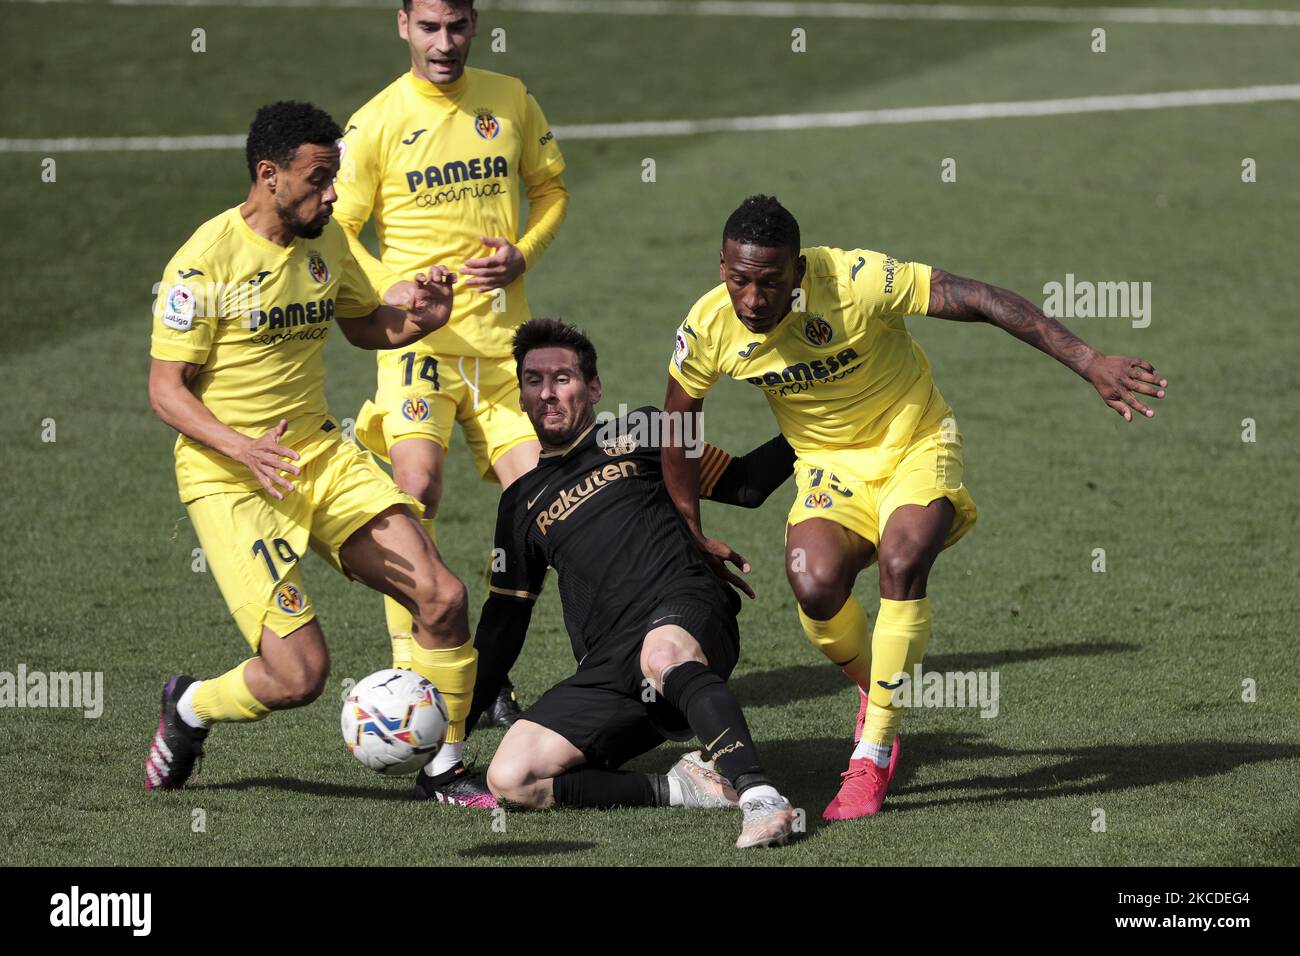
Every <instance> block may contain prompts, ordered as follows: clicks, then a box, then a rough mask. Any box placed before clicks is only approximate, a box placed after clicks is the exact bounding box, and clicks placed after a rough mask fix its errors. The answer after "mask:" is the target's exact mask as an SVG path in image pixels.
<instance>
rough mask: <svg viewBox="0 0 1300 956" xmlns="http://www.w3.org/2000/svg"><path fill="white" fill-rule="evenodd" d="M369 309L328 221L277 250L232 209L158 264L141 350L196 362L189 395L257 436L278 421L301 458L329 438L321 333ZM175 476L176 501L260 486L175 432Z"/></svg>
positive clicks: (357, 270)
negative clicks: (149, 331) (314, 233)
mask: <svg viewBox="0 0 1300 956" xmlns="http://www.w3.org/2000/svg"><path fill="white" fill-rule="evenodd" d="M378 306H379V297H378V295H377V293H376V292H375V290H374V287H373V286H371V284H370V280H369V279H368V278H367V277H366V275H365V273H364V272H362V270H361V267H360V266H359V265H358V264H357V262H356V260H355V259H354V258H353V257H352V253H351V251H350V250H349V248H348V239H347V236H346V234H345V233H344V232H343V229H342V228H341V227H340V226H339V225H338V224H337V223H335V222H333V221H331V222H330V223H328V224H327V225H326V227H325V231H324V232H323V233H322V234H321V235H320V237H319V238H316V239H296V240H294V241H293V242H291V243H290V244H289V245H288V246H285V247H281V246H278V245H276V244H275V243H273V242H271V241H270V240H269V239H266V238H264V237H262V236H260V235H258V234H257V233H256V232H254V231H253V230H252V228H250V227H249V225H248V223H246V222H245V221H244V217H243V216H242V215H240V212H239V207H238V206H236V207H235V208H233V209H227V210H226V211H225V212H223V213H222V214H221V215H219V216H217V217H215V218H213V219H209V220H208V221H207V222H205V223H204V224H203V225H201V226H199V228H198V229H197V230H196V231H195V233H194V235H192V236H191V237H190V238H189V240H188V241H187V242H186V243H185V245H183V246H181V248H180V249H179V251H177V253H176V255H175V256H173V257H172V260H171V262H170V263H168V265H167V268H166V270H165V271H164V272H163V278H162V282H161V283H159V286H158V297H157V299H156V301H155V303H154V318H153V341H152V347H151V348H150V354H151V355H152V356H153V357H154V358H157V359H163V360H165V361H171V362H189V363H191V364H193V365H199V366H202V368H201V369H200V371H199V373H198V375H197V376H196V377H195V379H194V382H193V384H192V386H191V388H192V389H193V390H194V394H195V395H197V396H198V398H199V401H201V402H203V404H204V405H206V406H207V407H208V409H209V410H210V411H211V412H212V414H213V415H215V416H216V417H217V419H218V420H219V421H221V422H222V423H223V424H225V425H229V426H230V427H231V428H233V429H235V430H236V431H238V432H241V433H243V434H245V435H249V436H253V437H256V436H257V435H260V434H262V433H263V432H265V431H267V430H269V429H271V428H274V427H275V426H276V425H277V424H279V422H280V419H282V418H283V419H287V420H288V422H289V427H288V430H287V431H286V432H285V435H284V438H283V439H282V440H281V441H282V444H284V445H287V446H289V447H290V448H293V449H294V450H295V451H297V452H298V453H299V454H300V455H302V459H303V461H305V460H308V459H310V458H311V457H312V455H314V454H316V453H317V452H318V451H319V450H320V449H321V448H323V447H325V446H326V445H327V444H328V443H329V442H330V441H333V440H334V439H335V438H337V435H336V434H335V435H331V434H329V432H330V430H331V429H332V428H333V427H334V425H333V423H332V422H329V420H328V419H329V412H328V410H327V409H326V407H325V361H324V356H325V352H324V349H325V338H326V336H328V335H329V331H330V329H331V328H333V326H334V320H335V318H336V317H337V318H357V317H360V316H364V315H369V314H370V313H371V312H373V311H374V310H375V309H376V308H377V307H378ZM301 463H302V462H301V461H300V462H299V464H301ZM176 482H177V485H178V486H179V489H180V495H181V500H182V501H192V500H193V499H195V498H199V497H201V496H203V495H207V494H212V493H214V492H219V491H235V490H240V489H248V490H252V489H256V488H259V487H260V485H258V483H257V479H256V478H254V477H253V476H252V474H251V473H250V472H249V470H248V469H247V468H245V467H244V466H243V465H241V464H239V463H238V462H236V461H234V460H233V459H230V458H227V457H225V456H224V455H222V454H220V453H219V452H216V451H214V450H213V449H211V448H208V447H207V446H205V445H201V444H199V443H198V442H195V441H193V440H191V439H189V438H186V437H185V436H184V435H181V436H180V437H179V438H178V439H177V441H176Z"/></svg>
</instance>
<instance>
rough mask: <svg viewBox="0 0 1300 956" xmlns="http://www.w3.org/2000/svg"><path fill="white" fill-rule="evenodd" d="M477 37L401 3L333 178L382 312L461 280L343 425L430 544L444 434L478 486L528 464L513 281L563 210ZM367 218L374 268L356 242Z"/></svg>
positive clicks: (391, 605)
mask: <svg viewBox="0 0 1300 956" xmlns="http://www.w3.org/2000/svg"><path fill="white" fill-rule="evenodd" d="M477 25H478V14H477V12H476V11H475V10H474V5H473V2H472V0H405V2H404V6H403V9H401V10H399V11H397V28H398V33H399V34H400V35H401V37H402V39H404V40H405V41H406V43H407V46H408V47H409V50H410V58H411V68H410V69H409V70H408V71H407V72H406V73H404V74H403V75H402V76H401V77H399V78H398V79H397V80H395V81H394V82H393V83H391V84H389V85H388V86H387V87H386V88H385V89H383V90H381V91H380V92H379V94H378V95H376V96H375V97H374V98H373V99H372V100H370V101H369V102H368V103H366V104H365V105H364V106H362V107H361V108H360V109H359V110H357V112H356V113H355V114H354V115H353V116H352V118H351V119H350V120H349V121H348V126H347V132H346V134H345V136H344V138H343V165H342V167H341V170H340V173H339V187H338V188H339V203H338V219H339V223H340V224H341V225H342V226H343V227H344V229H346V230H347V232H348V233H349V235H350V236H351V237H352V250H353V253H354V254H355V255H356V257H357V260H358V261H359V262H360V263H361V265H362V267H363V268H364V269H365V270H366V272H367V274H368V275H369V276H370V279H371V281H372V282H373V283H374V286H375V288H376V289H378V290H379V292H380V294H381V295H382V296H383V298H384V301H385V302H387V303H388V304H389V305H395V306H402V305H404V304H405V303H406V302H407V299H408V297H409V296H410V294H411V291H412V285H411V282H410V279H411V277H412V276H413V275H415V273H416V272H418V271H420V270H422V269H426V268H428V266H429V265H430V264H431V263H434V262H442V263H446V264H447V265H448V266H449V267H450V268H453V269H455V270H456V271H457V272H459V273H460V274H461V275H462V276H464V277H465V280H464V282H462V284H461V286H460V289H459V291H458V292H457V295H456V309H455V312H454V313H453V314H452V317H451V321H450V322H449V323H448V324H447V327H446V328H444V329H440V330H439V331H437V332H435V333H434V334H432V335H430V336H429V337H428V338H426V339H423V340H422V341H420V342H419V343H418V344H417V345H414V346H411V347H409V348H402V349H397V350H388V351H381V352H380V353H379V354H378V356H377V358H378V360H379V369H378V387H377V390H376V392H375V398H374V401H373V402H367V403H366V404H365V405H364V406H363V407H362V409H361V412H360V413H359V414H358V416H357V436H358V438H359V439H360V440H361V442H362V444H364V445H365V446H366V447H367V448H369V449H370V450H371V451H374V452H375V453H376V454H378V455H380V456H381V457H383V458H384V459H385V460H389V461H391V462H392V465H393V477H394V479H395V480H396V481H397V483H398V485H400V486H401V487H402V489H403V490H405V491H406V492H407V493H409V494H410V495H412V496H413V497H415V498H417V499H418V500H419V501H420V502H421V503H422V504H423V505H424V518H425V524H426V526H427V527H428V528H429V532H430V534H432V533H433V519H434V516H435V515H436V514H437V510H438V502H439V500H440V498H441V497H442V474H443V462H444V459H445V457H446V454H447V449H448V446H449V444H450V442H451V434H452V429H453V428H454V427H455V424H456V423H457V422H459V423H460V426H461V428H462V429H463V430H464V432H465V438H466V441H467V442H468V443H469V447H470V450H471V451H472V453H473V455H474V460H475V465H476V466H477V468H478V471H479V473H480V474H481V475H483V477H484V478H485V479H487V480H492V479H494V478H495V479H496V480H497V481H499V482H500V483H501V486H502V487H503V488H508V487H509V486H510V485H511V484H512V483H513V482H514V481H515V479H516V478H518V477H519V476H520V475H522V474H523V473H524V472H526V471H528V470H530V469H531V468H532V467H533V466H534V465H536V464H537V454H538V451H539V447H540V446H539V445H538V443H537V436H536V435H535V434H534V433H533V429H532V426H531V425H530V424H529V422H528V418H527V416H525V415H524V413H523V412H522V411H520V408H519V384H518V381H517V380H516V378H515V366H514V360H513V359H512V358H511V357H510V342H511V335H512V334H513V332H514V330H515V328H516V327H517V326H518V325H519V324H520V323H521V322H524V321H526V320H527V319H528V317H529V311H528V302H527V300H526V298H525V296H524V272H525V270H528V269H532V268H533V267H534V266H535V265H536V264H537V260H538V258H539V257H540V256H541V254H542V252H543V250H545V249H546V247H547V246H548V245H549V244H550V242H551V240H552V239H553V238H554V236H555V234H556V232H557V230H558V229H559V227H560V223H561V222H562V221H563V219H564V215H565V210H566V209H567V207H568V192H567V190H566V189H565V185H564V180H563V179H562V178H561V173H562V172H563V170H564V158H563V156H562V155H561V154H560V149H559V146H558V145H557V144H556V142H555V137H554V136H553V135H552V134H551V131H550V129H549V127H548V126H547V122H546V118H545V116H543V114H542V110H541V108H540V107H539V106H538V105H537V100H535V99H534V98H533V96H532V95H531V94H530V93H529V92H528V90H527V89H526V88H525V87H524V84H523V83H522V82H521V81H520V80H518V79H516V78H515V77H511V76H503V75H502V74H500V73H492V72H489V71H487V70H477V69H474V68H472V67H467V66H466V60H467V59H468V57H469V50H470V41H471V39H472V38H473V37H474V35H475V31H476V29H477ZM525 192H526V193H527V197H528V221H527V223H526V224H525V226H524V229H523V234H522V235H519V213H520V209H519V201H520V198H521V193H525ZM372 217H373V219H374V223H375V230H376V232H377V233H378V236H379V242H380V247H381V255H380V258H379V259H376V258H375V257H373V256H372V255H370V253H369V252H367V251H366V249H365V247H364V246H363V245H362V244H361V243H360V241H358V240H357V238H356V237H357V236H358V235H359V233H360V231H361V228H362V226H364V225H365V222H366V220H368V219H371V218H372ZM385 609H386V611H387V617H388V630H389V633H390V634H391V635H392V638H393V663H394V665H396V666H402V665H403V664H404V662H405V659H406V656H407V653H408V651H407V648H408V647H409V644H410V640H409V637H410V630H411V626H410V625H411V617H410V615H409V614H408V613H407V612H406V610H405V609H404V608H403V607H401V605H399V604H397V603H396V602H394V601H385ZM518 713H519V709H518V706H517V705H516V704H515V702H514V699H513V696H512V694H511V691H510V689H509V686H508V683H507V685H506V686H505V687H503V688H502V691H501V693H500V694H499V695H498V700H497V702H496V703H495V704H494V706H493V707H492V709H491V711H490V716H491V717H492V718H493V721H494V722H496V723H509V721H510V720H511V719H512V718H513V717H515V716H517V715H518ZM461 716H463V715H461ZM462 745H463V744H462V742H461V741H460V739H459V738H457V737H450V738H448V743H447V746H445V747H443V749H442V750H441V751H439V753H438V756H437V757H436V758H435V766H439V767H441V766H443V765H448V766H449V765H451V764H452V763H454V762H455V761H456V760H457V759H459V751H460V749H461V747H462Z"/></svg>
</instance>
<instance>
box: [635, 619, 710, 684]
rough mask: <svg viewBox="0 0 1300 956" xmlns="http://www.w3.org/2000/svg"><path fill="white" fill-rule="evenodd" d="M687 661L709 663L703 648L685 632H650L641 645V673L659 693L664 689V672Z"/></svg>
mask: <svg viewBox="0 0 1300 956" xmlns="http://www.w3.org/2000/svg"><path fill="white" fill-rule="evenodd" d="M687 661H699V662H700V663H701V664H708V663H709V661H708V658H707V657H705V656H704V650H703V649H702V648H701V647H700V645H699V644H698V643H697V642H696V641H695V639H694V638H692V637H691V636H690V635H689V634H686V633H685V632H679V633H677V634H673V635H670V636H663V635H656V634H653V633H652V634H650V635H649V636H647V637H646V640H645V643H644V644H643V645H642V646H641V673H642V674H644V675H645V677H646V680H648V681H650V684H651V685H652V686H653V687H654V689H655V690H657V691H660V692H661V693H662V692H663V689H664V672H665V671H667V670H668V669H670V668H672V667H675V666H676V665H678V664H684V663H686V662H687Z"/></svg>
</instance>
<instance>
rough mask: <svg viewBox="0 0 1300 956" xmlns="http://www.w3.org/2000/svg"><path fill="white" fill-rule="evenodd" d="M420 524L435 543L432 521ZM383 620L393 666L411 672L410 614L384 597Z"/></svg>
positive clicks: (411, 641)
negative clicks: (390, 643)
mask: <svg viewBox="0 0 1300 956" xmlns="http://www.w3.org/2000/svg"><path fill="white" fill-rule="evenodd" d="M420 524H422V525H424V530H425V531H427V532H429V539H430V540H432V541H437V540H438V539H437V537H436V536H435V535H434V532H433V519H432V518H421V519H420ZM384 618H385V620H387V622H388V636H389V638H390V639H391V640H392V642H393V666H394V667H399V668H401V669H403V670H411V647H412V645H413V644H414V643H415V640H414V639H413V638H412V637H411V633H412V631H413V630H414V628H413V626H412V622H411V612H410V611H408V610H407V609H406V608H404V607H402V605H401V604H399V603H398V602H397V601H394V600H393V599H392V598H390V597H388V596H387V595H384Z"/></svg>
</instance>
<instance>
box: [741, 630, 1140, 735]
mask: <svg viewBox="0 0 1300 956" xmlns="http://www.w3.org/2000/svg"><path fill="white" fill-rule="evenodd" d="M1138 649H1139V645H1137V644H1129V643H1125V642H1123V641H1105V642H1098V643H1095V644H1041V645H1039V646H1037V647H1009V648H1006V649H1004V650H996V651H958V652H955V653H952V654H927V655H926V658H925V663H924V664H923V665H922V666H923V667H924V669H925V670H927V671H980V670H992V669H995V668H998V667H1006V666H1008V665H1011V664H1024V663H1027V662H1029V661H1042V660H1049V659H1051V658H1054V657H1096V656H1099V655H1101V654H1127V653H1129V652H1130V651H1136V650H1138ZM741 656H742V658H743V657H744V647H743V644H742V649H741ZM727 683H728V685H729V686H730V687H731V689H732V691H733V692H734V693H735V695H736V699H737V700H739V701H740V703H741V706H743V707H746V708H749V707H754V708H758V707H779V706H782V705H784V704H789V703H792V702H793V701H796V700H809V699H811V698H814V697H830V696H833V695H836V694H844V693H845V692H846V691H847V690H848V688H850V687H851V686H852V685H851V684H850V683H849V681H848V679H847V678H846V677H845V676H844V675H843V674H841V673H840V672H839V671H838V670H836V669H835V668H834V667H830V666H827V664H826V663H825V662H824V661H821V660H820V659H819V660H818V661H817V662H816V663H807V664H791V665H790V666H788V667H776V668H772V669H771V670H763V671H755V672H752V673H748V674H740V675H736V676H733V677H732V678H731V679H730V680H729V681H727ZM847 699H848V698H846V700H847ZM851 703H852V701H850V702H849V704H846V705H845V706H846V707H848V709H849V710H850V711H851V710H852V707H851V706H850V705H851ZM852 716H853V715H852V713H850V714H849V717H852Z"/></svg>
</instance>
